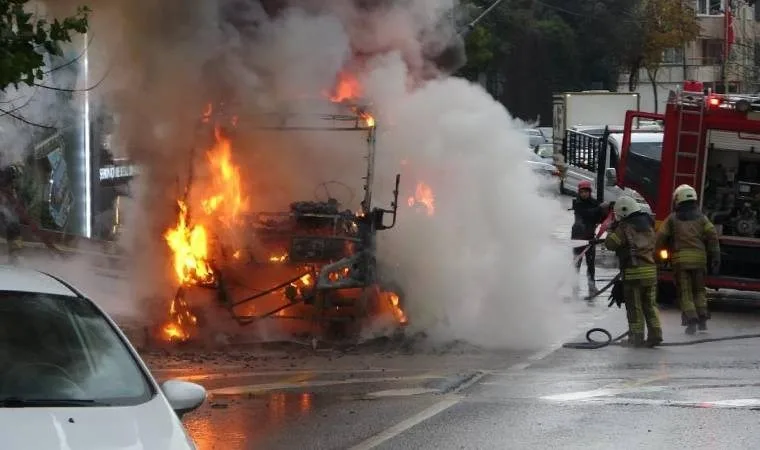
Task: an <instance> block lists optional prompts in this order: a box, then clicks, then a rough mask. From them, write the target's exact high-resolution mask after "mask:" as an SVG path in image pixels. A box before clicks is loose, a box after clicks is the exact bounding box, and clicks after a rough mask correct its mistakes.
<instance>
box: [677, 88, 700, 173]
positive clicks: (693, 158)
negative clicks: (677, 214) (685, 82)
mask: <svg viewBox="0 0 760 450" xmlns="http://www.w3.org/2000/svg"><path fill="white" fill-rule="evenodd" d="M683 94H685V93H683ZM683 94H682V95H681V96H679V97H680V98H679V100H678V101H679V103H680V105H679V112H678V135H677V138H676V157H675V167H674V170H673V187H674V188H675V187H676V186H678V185H681V184H688V185H689V186H696V185H697V182H698V178H699V174H698V173H697V172H698V170H697V169H698V167H699V161H698V156H699V150H700V148H702V135H703V132H702V125H703V123H704V118H705V108H706V105H705V95H704V94H703V93H693V94H692V93H688V94H687V95H688V97H691V99H690V100H691V101H685V100H686V99H684V98H683V97H685V96H686V95H683ZM695 100H696V101H695ZM695 104H696V107H697V108H698V109H694V105H695ZM688 115H692V116H694V115H698V116H699V121H698V122H697V127H696V128H694V126H693V124H694V122H696V121H691V120H690V121H688V123H689V125H690V126H686V127H685V126H684V122H685V120H684V119H685V118H686V116H688ZM692 143H693V145H691V144H692ZM684 144H685V145H684ZM687 149H688V150H687Z"/></svg>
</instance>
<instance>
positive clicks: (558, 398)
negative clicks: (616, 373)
mask: <svg viewBox="0 0 760 450" xmlns="http://www.w3.org/2000/svg"><path fill="white" fill-rule="evenodd" d="M667 389H668V388H667V386H638V387H629V388H625V387H622V388H601V389H594V390H591V391H580V392H568V393H565V394H556V395H545V396H543V397H540V398H541V400H550V401H555V402H574V401H585V400H591V399H595V398H599V397H613V396H615V395H620V394H627V393H639V392H641V393H644V392H659V391H664V390H667Z"/></svg>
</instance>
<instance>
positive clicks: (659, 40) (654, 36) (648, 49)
mask: <svg viewBox="0 0 760 450" xmlns="http://www.w3.org/2000/svg"><path fill="white" fill-rule="evenodd" d="M639 11H640V16H639V17H640V20H641V35H642V36H643V42H642V45H641V65H642V66H643V67H645V68H646V69H647V70H649V71H651V72H656V71H657V69H658V68H659V67H660V64H661V62H662V52H664V51H665V50H667V49H669V48H682V47H683V46H684V45H686V43H688V42H691V41H693V40H695V39H697V37H699V31H700V28H699V24H698V23H697V15H696V12H695V11H694V9H693V8H692V7H691V6H687V5H685V4H684V3H683V2H680V1H673V0H645V1H643V2H642V4H641V6H640V9H639Z"/></svg>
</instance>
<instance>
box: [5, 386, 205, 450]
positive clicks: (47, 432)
mask: <svg viewBox="0 0 760 450" xmlns="http://www.w3.org/2000/svg"><path fill="white" fill-rule="evenodd" d="M0 436H2V444H1V445H0V447H2V448H3V450H22V449H46V450H152V449H157V448H160V449H167V450H180V449H182V450H188V449H193V448H194V446H193V445H192V444H191V441H190V440H189V439H188V438H187V435H186V434H185V432H184V428H183V427H182V424H181V422H180V420H179V418H178V417H177V415H176V414H174V412H173V411H172V410H171V409H170V408H169V406H168V404H167V403H166V402H165V401H164V400H163V398H161V397H159V396H156V397H154V398H153V399H152V400H151V401H149V402H147V403H143V404H142V405H138V406H118V407H102V408H101V407H86V408H0Z"/></svg>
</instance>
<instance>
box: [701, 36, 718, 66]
mask: <svg viewBox="0 0 760 450" xmlns="http://www.w3.org/2000/svg"><path fill="white" fill-rule="evenodd" d="M722 61H723V39H702V64H703V65H705V66H714V65H717V64H720V63H721V62H722Z"/></svg>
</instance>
